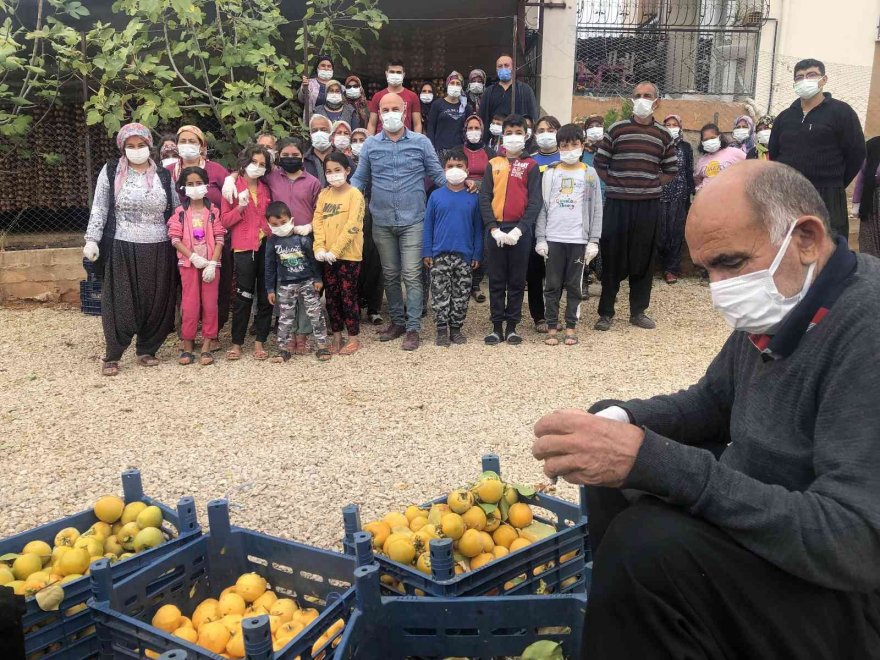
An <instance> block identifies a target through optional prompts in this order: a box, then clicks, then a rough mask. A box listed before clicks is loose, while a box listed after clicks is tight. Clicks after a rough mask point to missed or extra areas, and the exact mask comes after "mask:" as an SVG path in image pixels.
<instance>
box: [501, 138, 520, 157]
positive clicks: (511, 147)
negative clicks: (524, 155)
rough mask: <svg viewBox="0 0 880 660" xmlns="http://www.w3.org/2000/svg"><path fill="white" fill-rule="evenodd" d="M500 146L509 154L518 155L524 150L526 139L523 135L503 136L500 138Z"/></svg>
mask: <svg viewBox="0 0 880 660" xmlns="http://www.w3.org/2000/svg"><path fill="white" fill-rule="evenodd" d="M501 144H502V145H504V148H505V149H506V150H507V151H509V152H510V153H511V154H518V153H520V152H521V151H522V150H523V149H524V148H525V146H526V138H525V136H524V135H505V136H504V137H503V138H501Z"/></svg>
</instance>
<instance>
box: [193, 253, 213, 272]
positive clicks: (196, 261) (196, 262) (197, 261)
mask: <svg viewBox="0 0 880 660" xmlns="http://www.w3.org/2000/svg"><path fill="white" fill-rule="evenodd" d="M189 262H190V263H191V264H192V265H193V266H195V267H196V268H198V269H199V270H201V269H202V268H205V267H206V266H207V265H208V264H209V263H210V262H209V261H208V260H207V259H205V258H204V257H201V256H199V255H197V254H196V253H195V252H193V253H192V254H191V255H189Z"/></svg>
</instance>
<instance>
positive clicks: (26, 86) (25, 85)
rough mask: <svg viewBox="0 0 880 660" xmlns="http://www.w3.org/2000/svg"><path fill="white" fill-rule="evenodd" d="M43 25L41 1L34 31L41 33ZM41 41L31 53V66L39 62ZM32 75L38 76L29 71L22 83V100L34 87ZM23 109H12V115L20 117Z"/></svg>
mask: <svg viewBox="0 0 880 660" xmlns="http://www.w3.org/2000/svg"><path fill="white" fill-rule="evenodd" d="M42 25H43V0H39V2H38V3H37V26H36V28H35V29H34V31H35V32H39V31H40V28H41V27H42ZM41 40H42V37H37V38H36V39H34V49H33V51H31V59H30V65H31V66H34V62H36V61H37V51H38V50H39V48H40V41H41ZM31 75H34V76H36V74H31V72H30V71H28V72H27V74H26V75H25V77H24V81H23V82H22V83H21V98H23V99H27V95H28V94H29V93H30V91H31V87H33V86H34V84H33V82H31ZM22 107H23V106H20V105H17V106H15V107H14V108H13V109H12V114H13V115H18V114H19V113H20V111H21V110H22Z"/></svg>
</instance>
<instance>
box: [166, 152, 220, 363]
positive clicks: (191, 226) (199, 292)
mask: <svg viewBox="0 0 880 660" xmlns="http://www.w3.org/2000/svg"><path fill="white" fill-rule="evenodd" d="M178 186H179V187H180V188H181V189H182V190H183V191H184V193H185V195H186V197H187V199H185V200H184V201H183V203H182V204H181V205H180V206H178V207H177V209H175V211H174V214H173V215H172V216H171V217H170V218H169V219H168V238H170V239H171V244H172V245H173V246H174V248H175V249H176V250H177V254H178V260H177V266H178V268H179V270H180V283H181V288H182V292H183V295H182V300H181V303H180V316H181V328H180V338H181V339H182V340H183V351H182V352H181V353H180V358H179V359H178V363H179V364H184V365H186V364H192V363H193V361H194V360H195V357H194V356H193V348H194V346H195V338H196V331H197V330H198V327H199V321H200V320H201V322H202V338H203V341H204V343H203V348H206V347H207V346H209V345H210V343H211V340H214V339H217V334H218V332H219V331H218V314H217V292H218V287H219V284H220V281H219V279H217V272H218V269H219V268H220V255H221V254H222V252H223V242H224V237H225V236H226V229H225V228H224V227H223V225H222V224H221V223H220V217H219V213H218V209H217V208H216V207H212V206H211V202H210V201H209V200H207V199H206V195H207V194H208V173H207V172H206V171H205V170H204V169H203V168H201V167H186V168H184V169H183V171H182V172H181V173H180V179H178ZM213 362H214V356H213V355H212V354H211V352H210V351H207V350H203V351H202V354H201V356H200V358H199V363H200V364H203V365H208V364H212V363H213Z"/></svg>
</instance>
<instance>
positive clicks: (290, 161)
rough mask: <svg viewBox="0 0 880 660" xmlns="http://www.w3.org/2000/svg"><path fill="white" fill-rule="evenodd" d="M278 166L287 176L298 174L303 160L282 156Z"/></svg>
mask: <svg viewBox="0 0 880 660" xmlns="http://www.w3.org/2000/svg"><path fill="white" fill-rule="evenodd" d="M278 164H279V165H280V166H281V169H282V170H284V171H285V172H287V173H288V174H293V173H294V172H299V171H300V170H301V169H302V166H303V159H302V158H298V157H296V156H282V157H281V158H280V159H279V160H278Z"/></svg>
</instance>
